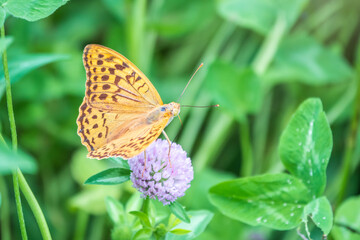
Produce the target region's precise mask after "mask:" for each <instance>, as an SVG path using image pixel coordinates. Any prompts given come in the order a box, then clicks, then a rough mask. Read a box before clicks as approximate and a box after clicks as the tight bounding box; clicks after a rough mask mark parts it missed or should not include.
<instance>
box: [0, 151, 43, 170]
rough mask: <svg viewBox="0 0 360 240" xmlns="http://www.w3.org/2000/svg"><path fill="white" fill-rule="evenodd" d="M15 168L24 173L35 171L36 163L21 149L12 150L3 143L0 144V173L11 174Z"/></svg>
mask: <svg viewBox="0 0 360 240" xmlns="http://www.w3.org/2000/svg"><path fill="white" fill-rule="evenodd" d="M17 168H20V169H21V171H23V172H24V173H31V174H33V173H35V172H36V171H37V164H36V161H35V159H34V158H33V157H31V156H30V155H28V154H27V153H25V152H23V151H21V150H20V149H19V150H18V151H17V152H14V151H12V150H10V149H8V148H7V147H5V146H4V145H0V175H3V174H11V173H12V172H13V171H15V170H16V169H17Z"/></svg>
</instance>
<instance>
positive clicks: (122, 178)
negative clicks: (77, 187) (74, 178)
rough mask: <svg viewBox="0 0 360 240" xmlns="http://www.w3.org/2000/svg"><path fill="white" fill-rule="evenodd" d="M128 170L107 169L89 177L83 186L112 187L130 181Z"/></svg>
mask: <svg viewBox="0 0 360 240" xmlns="http://www.w3.org/2000/svg"><path fill="white" fill-rule="evenodd" d="M130 173H131V171H130V170H129V169H125V168H109V169H106V170H105V171H102V172H99V173H97V174H95V175H93V176H91V177H89V178H88V179H87V180H86V181H85V184H100V185H114V184H120V183H123V182H126V181H128V180H130Z"/></svg>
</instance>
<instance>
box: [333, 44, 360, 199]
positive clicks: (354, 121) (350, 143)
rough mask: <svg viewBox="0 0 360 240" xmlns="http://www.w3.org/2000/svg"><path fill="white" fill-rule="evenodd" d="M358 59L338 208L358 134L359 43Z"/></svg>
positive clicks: (359, 101)
mask: <svg viewBox="0 0 360 240" xmlns="http://www.w3.org/2000/svg"><path fill="white" fill-rule="evenodd" d="M357 53H358V55H357V57H358V59H357V69H356V70H357V74H356V78H357V86H356V98H355V102H354V103H355V104H354V109H353V113H352V117H351V123H350V129H349V134H348V137H347V141H346V145H345V154H344V159H343V161H342V162H343V165H342V168H341V175H340V176H341V181H340V192H339V194H338V195H337V201H336V204H335V206H339V204H340V203H341V202H342V201H343V199H344V196H345V193H346V189H347V186H348V183H349V177H350V174H351V171H352V168H351V167H352V160H353V154H354V149H355V146H356V145H355V143H356V137H357V132H358V124H359V118H360V87H359V85H360V41H359V44H358V51H357Z"/></svg>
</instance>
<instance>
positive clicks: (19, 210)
mask: <svg viewBox="0 0 360 240" xmlns="http://www.w3.org/2000/svg"><path fill="white" fill-rule="evenodd" d="M1 38H2V39H5V27H4V25H2V26H1ZM2 61H3V67H4V75H5V89H6V102H7V109H8V115H9V122H10V131H11V140H12V148H13V150H14V151H16V150H17V133H16V124H15V116H14V108H13V103H12V96H11V83H10V76H9V67H8V62H7V53H6V49H4V52H3V55H2ZM13 184H14V194H15V202H16V209H17V213H18V217H19V224H20V231H21V236H22V239H23V240H24V239H28V237H27V233H26V227H25V220H24V213H23V211H22V206H21V198H20V190H19V180H18V176H17V175H16V172H13Z"/></svg>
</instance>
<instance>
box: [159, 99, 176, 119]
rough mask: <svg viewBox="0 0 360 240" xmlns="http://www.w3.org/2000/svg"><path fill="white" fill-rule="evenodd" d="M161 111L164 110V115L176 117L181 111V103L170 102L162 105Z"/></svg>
mask: <svg viewBox="0 0 360 240" xmlns="http://www.w3.org/2000/svg"><path fill="white" fill-rule="evenodd" d="M160 111H161V112H163V114H164V116H169V117H176V116H177V115H179V113H180V104H179V103H176V102H171V103H169V104H165V105H162V106H161V107H160Z"/></svg>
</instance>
